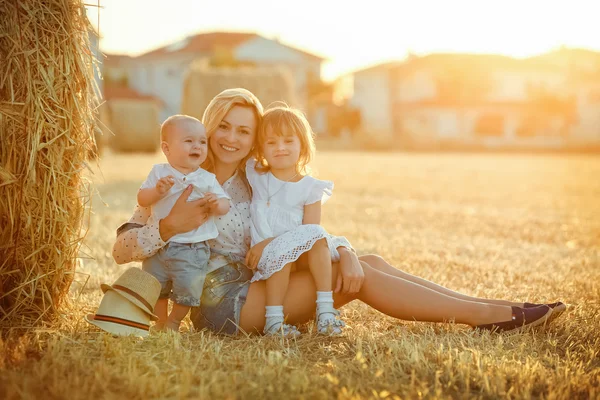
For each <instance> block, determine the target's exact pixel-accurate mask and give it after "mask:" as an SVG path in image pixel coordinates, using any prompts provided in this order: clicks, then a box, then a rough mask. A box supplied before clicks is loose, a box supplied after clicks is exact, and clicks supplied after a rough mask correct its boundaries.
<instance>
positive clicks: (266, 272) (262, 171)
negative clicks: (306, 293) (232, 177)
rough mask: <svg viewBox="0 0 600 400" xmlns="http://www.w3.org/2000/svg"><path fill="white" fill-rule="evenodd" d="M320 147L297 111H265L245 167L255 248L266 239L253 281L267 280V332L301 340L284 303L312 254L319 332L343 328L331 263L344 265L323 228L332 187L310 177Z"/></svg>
mask: <svg viewBox="0 0 600 400" xmlns="http://www.w3.org/2000/svg"><path fill="white" fill-rule="evenodd" d="M314 152H315V145H314V140H313V133H312V130H311V127H310V125H309V123H308V121H307V120H306V118H305V117H304V115H303V114H302V113H301V112H300V111H298V110H294V109H291V108H288V107H275V108H272V109H269V110H267V111H266V112H265V114H264V116H263V121H262V124H261V128H260V129H259V132H258V149H257V151H256V153H257V156H256V160H249V161H248V162H247V164H246V174H247V178H248V182H249V183H250V186H252V203H251V206H250V215H251V222H252V224H251V227H250V233H251V237H252V246H254V245H255V244H257V243H260V242H262V241H265V240H267V241H268V242H267V243H268V244H267V245H266V247H265V248H264V250H263V252H262V255H261V257H260V260H259V261H258V263H256V262H252V260H247V261H249V262H248V264H250V265H251V266H253V264H255V265H256V271H255V273H254V276H253V278H252V281H257V280H266V322H265V328H264V333H265V334H267V335H277V334H282V335H284V336H286V337H296V336H298V335H299V334H300V333H299V332H298V330H297V328H296V327H295V326H291V325H287V324H284V314H283V299H284V297H285V293H286V291H287V287H288V282H289V276H290V268H291V263H293V262H294V261H296V260H297V259H298V257H300V256H301V255H302V254H303V253H308V254H307V257H308V266H309V269H310V272H311V274H312V276H313V279H314V281H315V284H316V287H317V310H316V316H317V319H316V320H317V332H318V333H320V334H328V335H339V334H340V333H341V332H342V327H344V323H343V321H341V320H339V319H338V318H337V317H338V315H339V313H338V311H337V310H336V309H335V308H333V295H332V268H331V262H332V259H333V260H334V261H338V260H339V253H338V252H337V250H336V247H337V246H336V243H335V241H336V239H335V238H334V237H333V236H331V235H329V234H328V233H327V232H326V231H325V230H324V229H323V228H322V227H321V226H320V225H319V224H320V222H321V204H322V203H324V202H325V201H326V200H327V199H328V198H329V197H330V196H331V191H332V189H333V182H330V181H321V180H318V179H315V178H313V177H312V176H310V175H308V163H309V162H310V161H311V159H312V158H313V155H314Z"/></svg>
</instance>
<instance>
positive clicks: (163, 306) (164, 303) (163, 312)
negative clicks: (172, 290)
mask: <svg viewBox="0 0 600 400" xmlns="http://www.w3.org/2000/svg"><path fill="white" fill-rule="evenodd" d="M154 314H156V316H157V317H158V321H156V328H158V329H162V328H164V326H165V324H166V323H167V318H168V317H169V299H168V298H166V297H165V298H164V299H158V301H157V302H156V305H155V306H154Z"/></svg>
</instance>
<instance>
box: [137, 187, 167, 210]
mask: <svg viewBox="0 0 600 400" xmlns="http://www.w3.org/2000/svg"><path fill="white" fill-rule="evenodd" d="M162 198H163V194H161V193H160V192H159V191H158V189H157V188H155V187H153V188H147V189H140V190H139V192H138V194H137V201H138V204H139V205H140V206H142V207H150V206H151V205H153V204H155V203H156V202H157V201H159V200H160V199H162Z"/></svg>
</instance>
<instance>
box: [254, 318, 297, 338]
mask: <svg viewBox="0 0 600 400" xmlns="http://www.w3.org/2000/svg"><path fill="white" fill-rule="evenodd" d="M263 333H264V335H265V336H282V337H284V338H286V339H295V338H297V337H298V336H300V331H299V330H298V328H296V327H295V326H294V325H288V324H284V323H282V322H275V323H274V324H272V325H271V326H268V327H267V326H265V329H263Z"/></svg>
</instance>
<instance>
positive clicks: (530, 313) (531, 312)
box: [475, 305, 552, 332]
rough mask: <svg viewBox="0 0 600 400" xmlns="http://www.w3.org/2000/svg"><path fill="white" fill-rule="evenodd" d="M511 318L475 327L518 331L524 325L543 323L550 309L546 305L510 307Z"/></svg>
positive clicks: (494, 330) (496, 330)
mask: <svg viewBox="0 0 600 400" xmlns="http://www.w3.org/2000/svg"><path fill="white" fill-rule="evenodd" d="M511 308H512V318H511V319H510V320H509V321H503V322H496V323H493V324H484V325H477V326H476V327H475V329H481V330H487V331H493V332H508V331H518V330H522V329H524V328H526V327H534V326H538V325H541V324H543V323H545V322H546V321H547V320H548V318H549V317H550V315H552V309H551V308H550V307H548V306H547V305H541V306H539V307H530V308H521V307H511Z"/></svg>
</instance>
